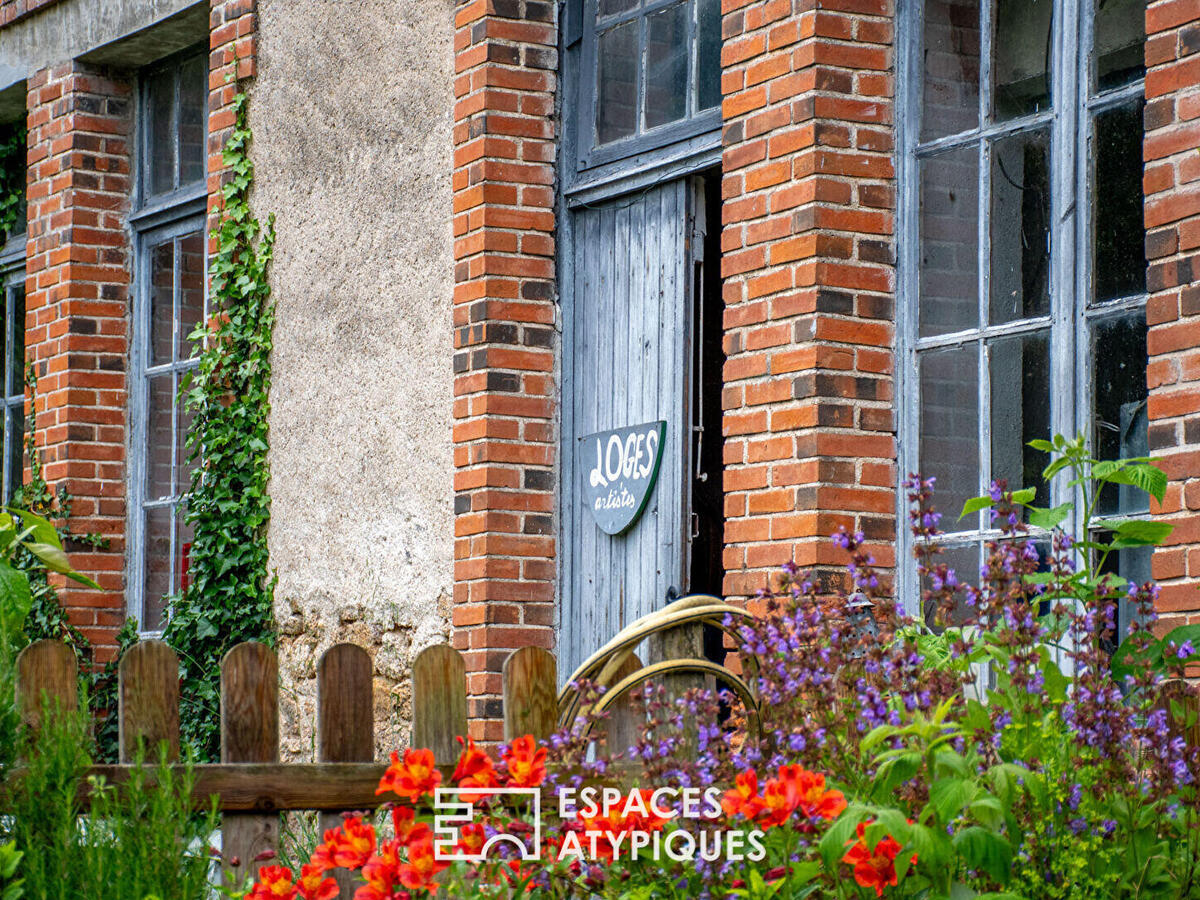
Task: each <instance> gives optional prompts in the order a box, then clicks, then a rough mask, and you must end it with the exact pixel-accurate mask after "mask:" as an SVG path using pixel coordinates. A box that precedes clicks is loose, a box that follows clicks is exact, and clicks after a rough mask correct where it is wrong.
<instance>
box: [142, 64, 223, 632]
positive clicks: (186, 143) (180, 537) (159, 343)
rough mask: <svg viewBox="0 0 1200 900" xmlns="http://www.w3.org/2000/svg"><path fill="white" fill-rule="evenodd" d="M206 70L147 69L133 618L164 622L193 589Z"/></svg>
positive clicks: (153, 626)
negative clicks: (192, 387) (191, 405)
mask: <svg viewBox="0 0 1200 900" xmlns="http://www.w3.org/2000/svg"><path fill="white" fill-rule="evenodd" d="M207 79H208V67H207V64H206V62H205V57H204V55H203V54H200V55H192V56H185V57H183V58H181V59H176V60H174V61H172V62H171V63H169V64H168V65H165V66H163V67H160V68H158V69H157V70H154V71H151V72H147V73H146V74H145V75H144V77H143V78H142V80H141V86H140V88H141V89H140V97H139V105H138V112H139V115H138V137H139V151H140V152H139V155H138V159H139V165H138V172H137V206H138V211H137V212H135V213H134V214H133V215H132V216H131V217H130V220H131V223H132V225H133V227H134V231H135V257H136V263H135V273H134V286H135V290H134V312H133V325H132V329H131V332H132V337H131V342H130V369H131V373H132V377H131V380H130V391H131V393H130V403H131V415H130V421H131V424H132V428H131V436H130V441H131V447H132V448H133V453H132V457H131V464H130V493H131V500H132V502H131V503H130V515H131V522H130V528H129V534H130V538H131V539H130V547H131V552H130V557H129V567H130V572H129V577H128V584H129V604H130V615H132V616H134V617H135V618H137V620H138V622H139V623H140V627H141V629H142V630H143V631H148V632H153V631H158V630H160V629H161V628H162V625H163V622H164V620H165V617H166V615H167V607H168V604H169V601H170V598H171V597H172V596H175V595H176V594H178V593H179V592H180V591H182V590H183V589H184V588H186V587H187V577H188V552H189V549H190V546H191V529H190V526H189V525H188V524H187V523H186V522H185V514H186V509H187V491H188V489H189V487H190V485H191V477H192V467H191V466H189V465H188V462H187V456H188V452H187V432H188V426H189V424H190V422H189V418H190V417H189V415H188V413H187V411H186V410H185V409H184V407H183V403H182V401H181V400H180V397H179V387H180V382H181V380H182V379H183V378H184V376H185V375H186V374H187V373H188V372H189V371H190V370H192V369H194V368H195V367H196V365H197V361H196V358H195V351H194V348H193V346H192V342H191V340H190V339H189V335H190V334H191V333H192V330H193V329H194V328H195V327H196V326H197V325H198V324H199V323H201V322H202V321H204V318H205V314H206V309H207V278H206V277H205V273H206V268H207V266H206V260H205V238H204V209H205V204H206V202H207V201H206V196H207V188H206V186H205V177H204V169H205V143H206V119H205V115H206V113H205V110H206V108H207V103H206V101H207Z"/></svg>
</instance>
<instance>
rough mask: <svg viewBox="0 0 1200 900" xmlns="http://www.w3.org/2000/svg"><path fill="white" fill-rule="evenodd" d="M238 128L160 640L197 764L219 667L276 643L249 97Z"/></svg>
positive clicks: (208, 748)
mask: <svg viewBox="0 0 1200 900" xmlns="http://www.w3.org/2000/svg"><path fill="white" fill-rule="evenodd" d="M234 112H235V115H236V123H235V125H234V128H233V132H232V134H231V135H230V137H229V140H228V141H227V143H226V144H225V150H224V160H225V165H226V166H227V168H228V170H229V178H228V180H227V182H226V184H225V185H224V187H223V188H222V195H223V199H224V208H223V211H222V215H221V223H220V227H219V229H218V231H217V233H216V237H217V247H216V253H215V255H214V256H213V257H212V259H211V260H210V264H209V274H210V276H211V278H212V287H211V291H210V297H211V301H210V315H209V318H208V321H207V322H204V323H201V325H200V326H199V327H198V328H197V329H196V330H195V331H194V332H193V333H192V335H191V337H192V340H193V341H196V342H197V345H198V347H199V349H200V354H199V359H200V364H199V367H198V368H197V369H196V371H195V373H194V375H193V377H192V378H190V379H189V380H188V381H186V382H185V383H184V384H183V386H182V388H181V391H182V393H183V397H184V402H185V403H186V405H187V408H188V409H189V410H190V411H191V413H192V414H193V416H194V418H193V420H192V425H191V427H190V429H189V431H188V438H187V444H188V455H189V459H190V461H191V462H192V463H193V464H194V466H195V468H194V474H193V476H192V484H191V494H190V497H189V500H188V508H187V521H188V522H189V523H190V524H191V525H192V528H193V530H194V536H193V538H192V544H191V548H190V550H189V553H188V584H187V588H186V589H185V590H184V592H183V594H182V596H180V597H176V598H175V599H174V600H173V602H172V605H171V613H170V617H169V620H168V624H167V626H166V629H165V634H164V639H165V640H166V641H167V643H169V644H170V645H171V646H172V647H174V648H175V651H176V652H177V653H178V654H179V659H180V665H181V668H182V676H183V684H182V690H181V693H180V727H181V730H182V731H183V737H184V739H185V740H186V741H187V742H188V743H189V744H191V745H192V746H193V747H194V748H195V749H196V750H197V752H198V753H199V754H200V756H201V758H209V759H212V758H215V756H216V754H217V750H218V746H219V732H218V725H217V721H218V720H217V710H218V708H219V703H218V700H219V696H220V675H219V666H220V661H221V658H222V657H223V656H224V654H225V653H226V652H227V651H228V650H229V649H230V648H232V647H233V646H234V645H236V644H238V643H241V642H242V641H248V640H256V641H265V642H267V643H273V642H274V618H273V614H272V600H273V596H274V588H275V579H274V578H273V577H272V576H271V574H270V572H269V569H268V558H267V534H266V532H267V522H268V520H269V518H270V497H269V496H268V494H267V486H268V485H267V483H268V477H269V472H268V467H267V416H268V412H269V411H270V403H269V396H268V395H269V391H270V387H271V367H270V356H271V343H272V330H273V326H274V322H275V308H274V303H273V302H272V300H271V289H270V286H269V284H268V281H267V274H268V269H269V267H270V263H271V253H272V248H273V246H274V242H275V220H274V216H271V217H270V218H268V220H267V222H266V224H265V225H263V224H262V223H261V222H259V220H258V219H256V218H255V217H254V215H253V214H252V212H251V209H250V191H251V187H252V185H253V183H254V166H253V164H252V163H251V161H250V155H249V148H250V140H251V135H250V129H249V127H248V126H247V123H246V95H245V94H244V93H241V92H239V93H238V94H237V96H236V97H235V98H234Z"/></svg>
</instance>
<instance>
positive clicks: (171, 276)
mask: <svg viewBox="0 0 1200 900" xmlns="http://www.w3.org/2000/svg"><path fill="white" fill-rule="evenodd" d="M174 319H175V242H174V241H164V242H163V243H161V244H159V245H158V246H156V247H153V248H152V249H151V250H150V364H151V365H154V366H157V365H161V364H162V363H168V362H170V361H171V350H172V344H173V343H174V338H175V335H174V331H173V328H174Z"/></svg>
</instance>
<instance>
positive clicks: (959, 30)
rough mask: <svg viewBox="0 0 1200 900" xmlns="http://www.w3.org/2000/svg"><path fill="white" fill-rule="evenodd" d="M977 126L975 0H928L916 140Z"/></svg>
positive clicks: (977, 32)
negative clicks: (922, 88)
mask: <svg viewBox="0 0 1200 900" xmlns="http://www.w3.org/2000/svg"><path fill="white" fill-rule="evenodd" d="M978 125H979V0H927V2H926V3H925V97H924V109H923V111H922V117H921V139H922V140H926V141H927V140H930V139H932V138H937V137H942V136H943V135H947V134H957V133H958V132H960V131H968V130H970V129H972V128H976V127H978Z"/></svg>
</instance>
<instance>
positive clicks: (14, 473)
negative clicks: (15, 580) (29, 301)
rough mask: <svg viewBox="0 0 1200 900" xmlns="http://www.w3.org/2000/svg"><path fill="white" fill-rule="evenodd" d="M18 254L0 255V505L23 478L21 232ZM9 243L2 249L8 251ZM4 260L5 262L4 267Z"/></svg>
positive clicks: (23, 303)
mask: <svg viewBox="0 0 1200 900" xmlns="http://www.w3.org/2000/svg"><path fill="white" fill-rule="evenodd" d="M18 240H19V242H20V243H21V244H22V246H20V248H19V253H12V254H7V253H6V254H4V255H2V256H0V299H2V300H3V303H4V308H3V312H4V321H3V323H2V325H0V365H2V366H3V370H2V372H0V378H2V379H3V387H4V389H3V392H2V394H3V403H2V404H0V405H2V406H3V410H2V414H3V417H4V418H3V428H4V440H3V450H2V452H3V454H4V457H3V465H2V467H0V468H2V470H3V480H2V481H0V502H2V503H4V504H5V505H7V504H9V503H11V502H12V499H13V496H14V495H15V494H16V492H17V490H18V489H19V488H20V487H21V484H22V482H23V480H24V475H25V253H24V250H25V248H24V246H23V232H22V235H21V237H20V238H19V239H18ZM11 246H12V245H11V244H10V245H8V247H7V248H6V249H9V248H11ZM5 260H8V262H7V264H6V263H5Z"/></svg>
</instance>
